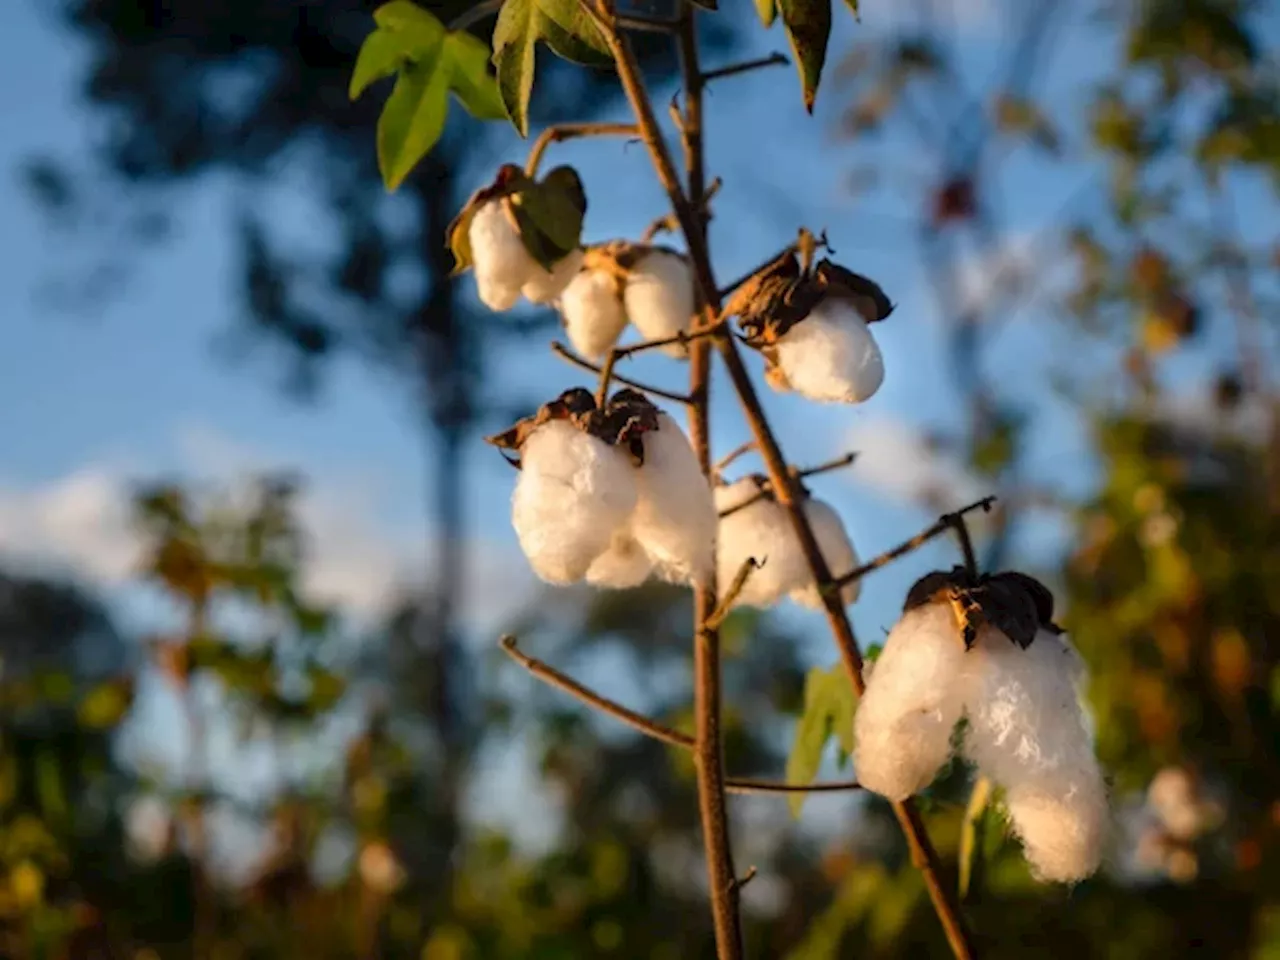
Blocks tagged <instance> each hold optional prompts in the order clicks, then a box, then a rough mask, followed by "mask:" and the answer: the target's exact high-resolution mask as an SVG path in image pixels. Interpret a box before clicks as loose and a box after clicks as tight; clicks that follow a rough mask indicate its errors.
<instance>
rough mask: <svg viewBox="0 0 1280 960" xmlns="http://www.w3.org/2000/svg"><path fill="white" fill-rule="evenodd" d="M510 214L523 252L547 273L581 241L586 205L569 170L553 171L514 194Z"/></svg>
mask: <svg viewBox="0 0 1280 960" xmlns="http://www.w3.org/2000/svg"><path fill="white" fill-rule="evenodd" d="M512 211H513V212H514V214H515V217H516V223H517V224H518V225H519V227H520V239H521V240H522V241H524V245H525V248H526V249H527V250H528V251H529V254H530V256H532V257H533V258H534V259H535V260H537V261H538V263H540V264H542V266H544V267H546V268H547V269H548V270H550V269H551V267H552V266H553V265H554V264H555V262H556V261H557V260H559V259H561V258H562V257H563V256H564V255H565V254H567V253H568V252H569V251H570V250H572V249H574V248H575V247H576V246H578V244H579V243H580V242H581V241H582V218H583V216H584V215H585V214H586V211H587V201H586V194H585V193H584V192H583V189H582V181H581V180H580V179H579V178H578V174H577V173H576V172H575V171H574V169H573V168H572V167H556V168H555V169H554V170H552V171H550V172H549V173H548V174H547V175H546V176H545V177H544V178H543V179H542V182H541V183H531V184H529V185H528V186H527V187H526V188H525V189H523V190H521V191H520V192H519V193H516V194H515V195H514V196H513V197H512Z"/></svg>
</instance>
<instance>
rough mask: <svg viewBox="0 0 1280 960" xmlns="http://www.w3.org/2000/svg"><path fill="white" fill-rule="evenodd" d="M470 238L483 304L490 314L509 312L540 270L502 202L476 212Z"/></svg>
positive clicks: (477, 282)
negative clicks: (534, 273)
mask: <svg viewBox="0 0 1280 960" xmlns="http://www.w3.org/2000/svg"><path fill="white" fill-rule="evenodd" d="M468 237H469V239H470V241H471V260H472V264H473V266H474V267H475V271H476V289H477V290H478V292H479V294H480V299H481V301H483V303H484V305H485V306H486V307H488V308H489V309H490V310H498V311H502V310H510V309H511V308H512V307H513V306H515V303H516V301H517V300H518V299H519V298H520V288H521V286H523V285H524V283H525V281H526V280H528V279H529V277H531V276H532V275H533V271H534V270H538V269H541V268H540V267H539V266H538V264H537V262H536V261H535V260H534V259H533V257H531V256H530V255H529V251H528V250H526V249H525V246H524V243H523V242H522V241H521V239H520V234H519V233H517V232H516V228H515V226H514V225H513V224H512V223H511V221H510V220H509V219H508V218H507V215H506V213H505V211H504V210H503V204H502V201H501V200H490V201H489V202H488V203H484V204H481V205H480V206H479V207H477V208H476V211H475V212H474V213H473V214H472V215H471V226H470V229H469V231H468Z"/></svg>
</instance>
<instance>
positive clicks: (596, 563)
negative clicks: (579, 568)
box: [587, 524, 653, 590]
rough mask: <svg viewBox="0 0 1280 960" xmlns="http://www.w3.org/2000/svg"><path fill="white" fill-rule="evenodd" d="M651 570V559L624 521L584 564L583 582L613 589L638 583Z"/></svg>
mask: <svg viewBox="0 0 1280 960" xmlns="http://www.w3.org/2000/svg"><path fill="white" fill-rule="evenodd" d="M652 573H653V561H652V560H651V559H650V558H649V555H648V554H647V553H645V550H644V548H643V547H642V546H640V544H639V543H638V542H637V541H636V538H635V537H634V536H633V535H632V532H631V524H627V525H626V526H625V527H623V528H622V529H620V530H618V531H617V532H615V533H614V535H613V540H612V542H611V543H610V544H609V549H607V550H606V551H605V552H604V553H602V554H600V556H598V557H596V559H595V560H593V561H592V562H591V566H590V567H588V568H587V583H589V584H591V585H592V586H596V587H608V588H610V589H613V590H629V589H630V588H632V587H638V586H640V584H642V583H644V582H645V581H646V580H648V579H649V577H650V575H651V574H652Z"/></svg>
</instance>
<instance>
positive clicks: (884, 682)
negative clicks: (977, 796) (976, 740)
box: [853, 603, 966, 800]
mask: <svg viewBox="0 0 1280 960" xmlns="http://www.w3.org/2000/svg"><path fill="white" fill-rule="evenodd" d="M965 657H966V654H965V652H964V642H963V640H961V638H960V631H959V629H958V627H957V626H956V621H955V615H954V614H953V613H952V611H951V609H950V607H949V606H947V605H946V604H937V603H931V604H926V605H924V606H922V607H917V608H915V609H914V610H910V611H908V612H906V613H904V614H903V615H902V619H901V620H899V621H898V623H897V624H896V625H895V626H894V628H893V630H891V631H890V632H889V636H888V638H887V639H886V640H885V644H884V650H883V651H882V652H881V654H880V656H879V658H877V660H876V668H875V671H874V672H873V673H872V674H871V677H870V679H869V680H868V682H867V689H866V692H865V693H864V694H863V695H862V700H861V701H860V702H859V704H858V712H857V713H856V714H854V718H853V734H854V740H855V746H854V753H853V766H854V771H855V772H856V773H857V775H858V782H859V783H861V784H862V785H863V786H864V787H866V788H867V789H868V790H872V791H874V792H875V793H878V794H880V795H881V796H884V797H888V798H889V799H890V800H905V799H906V798H907V797H909V796H911V795H912V794H914V793H917V792H918V791H920V790H922V789H924V788H925V787H927V786H928V785H929V784H930V783H931V782H932V781H933V778H934V777H935V776H936V775H937V773H938V770H939V768H941V767H942V765H943V764H944V763H946V761H947V759H948V757H949V756H950V753H951V734H952V731H953V730H954V729H955V725H956V723H957V722H959V720H960V717H961V715H962V713H963V712H964V700H963V696H962V694H963V689H964V687H963V685H962V683H961V682H960V679H961V674H962V671H963V670H964V660H965Z"/></svg>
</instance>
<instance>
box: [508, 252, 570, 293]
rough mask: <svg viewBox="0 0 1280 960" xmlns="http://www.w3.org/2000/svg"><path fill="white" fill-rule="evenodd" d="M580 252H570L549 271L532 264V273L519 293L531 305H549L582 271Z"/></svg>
mask: <svg viewBox="0 0 1280 960" xmlns="http://www.w3.org/2000/svg"><path fill="white" fill-rule="evenodd" d="M582 257H583V253H582V251H581V250H571V251H570V252H569V253H568V254H566V255H565V256H563V257H561V258H560V259H559V260H557V261H556V262H555V265H554V266H552V268H551V269H550V270H548V269H546V268H545V267H544V266H542V264H540V263H536V262H535V263H534V267H533V273H532V275H531V276H530V277H529V279H528V280H526V281H525V283H524V286H523V287H522V288H521V293H523V294H524V296H525V299H526V300H528V301H530V302H531V303H551V302H552V301H553V300H555V299H557V298H558V297H559V296H560V295H561V294H562V293H564V289H565V287H567V286H568V285H569V283H570V282H571V281H572V280H573V278H574V277H576V276H577V275H578V271H579V270H581V269H582Z"/></svg>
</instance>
